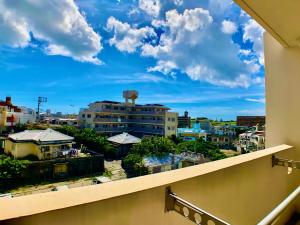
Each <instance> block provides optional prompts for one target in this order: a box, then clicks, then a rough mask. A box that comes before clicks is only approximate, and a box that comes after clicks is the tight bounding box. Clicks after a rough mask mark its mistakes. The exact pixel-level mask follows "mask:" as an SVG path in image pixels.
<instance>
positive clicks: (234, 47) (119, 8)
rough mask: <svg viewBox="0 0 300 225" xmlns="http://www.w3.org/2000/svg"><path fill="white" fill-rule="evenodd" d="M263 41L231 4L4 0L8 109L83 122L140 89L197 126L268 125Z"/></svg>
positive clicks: (3, 71) (216, 0)
mask: <svg viewBox="0 0 300 225" xmlns="http://www.w3.org/2000/svg"><path fill="white" fill-rule="evenodd" d="M263 32H264V30H263V29H262V28H261V27H260V26H259V25H258V24H257V23H256V22H255V21H254V20H253V19H251V18H250V17H249V16H248V15H247V14H246V13H245V12H243V11H242V10H241V9H240V8H239V7H238V6H237V5H236V4H235V3H233V2H232V1H231V0H47V1H42V0H23V1H19V0H0V33H1V35H0V78H1V81H0V84H1V85H0V99H4V98H5V96H11V97H12V100H13V103H14V104H17V105H22V106H26V107H30V108H36V107H37V98H38V96H43V97H47V98H48V102H47V103H44V104H43V106H42V108H43V110H46V109H51V111H52V112H64V113H78V111H79V109H80V108H84V107H87V105H88V104H89V103H91V102H94V101H101V100H113V101H123V98H122V91H123V90H131V89H133V90H137V91H138V92H139V98H138V99H137V103H139V104H145V103H159V104H165V105H166V106H168V107H170V108H171V109H172V111H176V112H179V113H180V114H182V113H183V112H184V111H186V110H187V111H188V112H189V113H190V114H191V115H192V116H193V117H196V116H206V117H209V118H211V119H221V118H222V119H223V120H231V119H235V118H236V116H237V115H264V114H265V94H264V93H265V85H264V55H263V43H262V34H263Z"/></svg>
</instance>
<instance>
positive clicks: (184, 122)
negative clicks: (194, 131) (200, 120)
mask: <svg viewBox="0 0 300 225" xmlns="http://www.w3.org/2000/svg"><path fill="white" fill-rule="evenodd" d="M190 127H191V117H190V116H189V113H188V111H185V112H184V115H183V116H179V117H178V128H190Z"/></svg>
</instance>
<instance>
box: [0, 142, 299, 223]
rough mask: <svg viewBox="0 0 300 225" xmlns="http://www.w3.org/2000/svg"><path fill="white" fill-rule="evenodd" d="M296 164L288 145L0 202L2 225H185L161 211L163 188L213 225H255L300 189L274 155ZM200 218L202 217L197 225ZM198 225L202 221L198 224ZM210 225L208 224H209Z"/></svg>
mask: <svg viewBox="0 0 300 225" xmlns="http://www.w3.org/2000/svg"><path fill="white" fill-rule="evenodd" d="M274 154H276V156H280V157H281V158H288V159H299V154H297V149H292V147H291V146H288V145H280V146H276V147H273V148H269V149H265V150H262V151H257V152H253V153H249V154H244V155H240V156H236V157H232V158H228V159H224V160H219V161H214V162H209V163H204V164H200V165H197V166H191V167H186V168H182V169H178V170H173V171H168V172H163V173H157V174H154V175H147V176H141V177H137V178H131V179H124V180H118V181H114V182H109V183H105V184H99V185H91V186H85V187H80V188H71V189H69V190H66V191H57V192H48V193H41V194H34V195H27V196H22V197H16V198H3V199H0V207H1V211H0V220H2V221H1V224H16V225H19V224H26V225H27V224H28V225H31V224H44V225H47V224H72V225H79V224H80V225H82V224H83V225H85V224H86V225H96V224H97V225H98V224H100V225H102V224H103V225H107V224H109V225H118V224H122V225H141V224H142V225H153V224H158V225H184V224H187V225H188V224H192V223H191V221H189V220H188V219H187V218H185V217H184V216H181V215H179V214H178V213H176V212H175V211H170V212H167V213H166V212H165V207H166V205H165V198H166V197H165V196H166V195H165V193H166V187H168V186H170V187H171V190H172V192H174V193H176V194H177V195H178V196H180V197H181V198H182V199H184V200H185V201H186V202H189V203H191V204H192V205H194V206H196V207H199V208H201V210H202V211H203V212H209V214H210V216H211V217H212V218H215V219H217V220H215V221H226V222H227V223H229V224H231V225H253V224H257V223H258V222H259V221H261V220H262V219H263V218H264V217H265V216H266V215H268V214H269V212H270V211H272V210H273V209H274V208H275V207H276V206H277V205H278V204H280V203H281V202H282V201H283V200H284V199H285V198H286V197H287V196H288V195H289V194H290V193H292V191H293V190H295V188H296V187H297V186H299V184H300V173H297V172H296V171H295V172H293V173H292V174H288V173H287V169H286V168H284V167H279V166H275V167H272V155H274ZM201 219H202V217H201V215H200V217H199V218H198V220H197V221H198V222H200V220H201ZM200 223H201V224H202V222H200ZM211 224H212V223H211Z"/></svg>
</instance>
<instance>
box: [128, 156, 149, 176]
mask: <svg viewBox="0 0 300 225" xmlns="http://www.w3.org/2000/svg"><path fill="white" fill-rule="evenodd" d="M122 167H123V168H124V170H125V171H126V173H127V175H129V176H141V175H146V174H148V169H147V168H146V167H145V166H144V164H143V157H142V156H140V155H138V154H129V155H127V156H126V157H125V158H124V159H123V160H122Z"/></svg>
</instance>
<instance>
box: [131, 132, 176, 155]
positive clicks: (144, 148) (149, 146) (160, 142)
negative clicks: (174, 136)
mask: <svg viewBox="0 0 300 225" xmlns="http://www.w3.org/2000/svg"><path fill="white" fill-rule="evenodd" d="M175 152H176V145H175V144H174V142H172V141H171V140H170V139H168V138H165V137H157V136H152V137H145V138H143V139H142V141H141V142H140V143H138V144H135V145H133V147H132V148H131V150H130V153H131V154H137V155H140V156H147V155H155V156H160V155H165V154H167V153H175Z"/></svg>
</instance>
